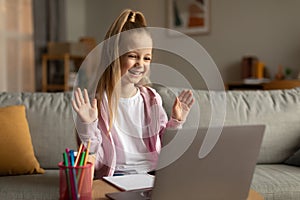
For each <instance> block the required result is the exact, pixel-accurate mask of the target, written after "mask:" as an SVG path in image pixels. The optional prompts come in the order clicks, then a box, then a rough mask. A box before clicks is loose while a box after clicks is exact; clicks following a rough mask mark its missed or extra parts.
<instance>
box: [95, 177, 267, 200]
mask: <svg viewBox="0 0 300 200" xmlns="http://www.w3.org/2000/svg"><path fill="white" fill-rule="evenodd" d="M118 191H120V190H118V189H117V188H115V187H114V186H112V185H111V184H109V183H107V182H105V181H104V180H95V181H94V182H93V200H108V198H106V197H105V194H106V193H111V192H118ZM263 199H264V198H263V196H262V195H260V194H259V193H257V192H256V191H254V190H252V189H251V190H250V192H249V197H248V199H247V200H263Z"/></svg>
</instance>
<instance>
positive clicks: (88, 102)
mask: <svg viewBox="0 0 300 200" xmlns="http://www.w3.org/2000/svg"><path fill="white" fill-rule="evenodd" d="M83 92H84V102H85V103H87V104H90V99H89V94H88V92H87V89H85V88H84V90H83Z"/></svg>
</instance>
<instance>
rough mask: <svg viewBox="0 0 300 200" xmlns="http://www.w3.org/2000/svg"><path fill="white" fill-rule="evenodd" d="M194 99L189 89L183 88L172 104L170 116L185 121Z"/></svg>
mask: <svg viewBox="0 0 300 200" xmlns="http://www.w3.org/2000/svg"><path fill="white" fill-rule="evenodd" d="M194 101H195V99H194V97H193V93H192V91H191V90H183V91H182V92H181V93H180V94H179V96H178V97H176V100H175V102H174V104H173V109H172V118H173V119H177V120H178V121H185V120H186V117H187V116H188V114H189V112H190V109H191V107H192V105H193V103H194Z"/></svg>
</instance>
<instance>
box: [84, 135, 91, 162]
mask: <svg viewBox="0 0 300 200" xmlns="http://www.w3.org/2000/svg"><path fill="white" fill-rule="evenodd" d="M90 146H91V139H89V141H88V145H87V148H86V153H85V158H84V165H86V163H87V161H88V158H89V152H90Z"/></svg>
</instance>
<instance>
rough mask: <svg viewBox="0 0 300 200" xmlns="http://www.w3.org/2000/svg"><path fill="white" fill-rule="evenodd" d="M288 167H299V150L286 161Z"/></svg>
mask: <svg viewBox="0 0 300 200" xmlns="http://www.w3.org/2000/svg"><path fill="white" fill-rule="evenodd" d="M285 163H286V164H288V165H295V166H299V167H300V149H299V150H298V151H297V152H296V153H294V154H293V155H292V156H291V157H289V158H288V159H287V160H286V161H285Z"/></svg>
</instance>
